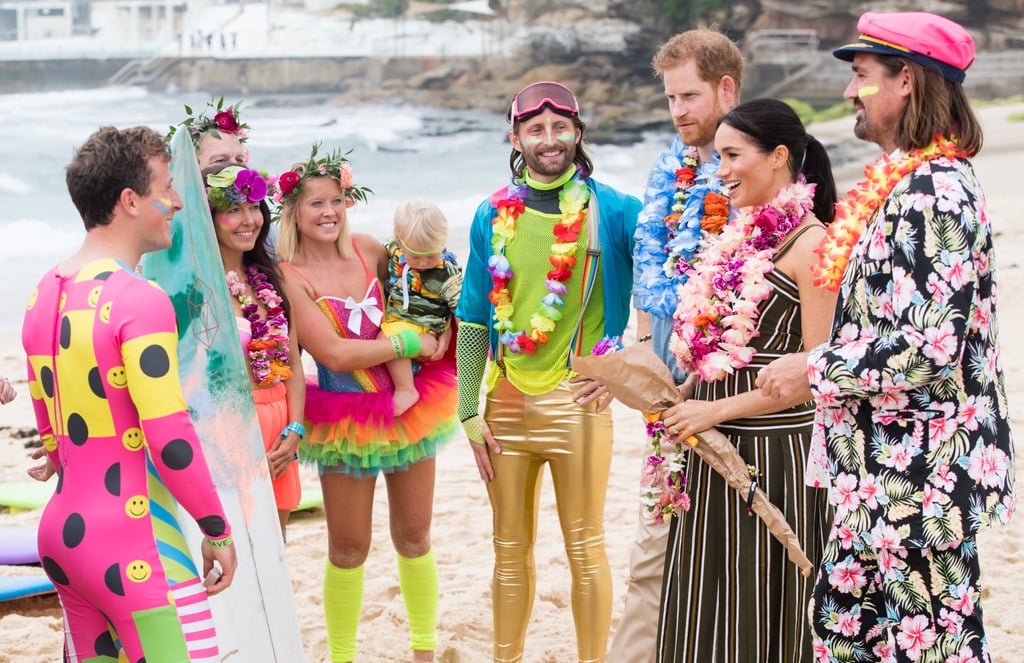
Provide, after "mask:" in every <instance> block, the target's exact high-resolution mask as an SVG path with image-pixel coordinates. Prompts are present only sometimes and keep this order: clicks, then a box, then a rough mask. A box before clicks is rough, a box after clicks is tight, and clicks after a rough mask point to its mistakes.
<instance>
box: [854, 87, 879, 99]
mask: <svg viewBox="0 0 1024 663" xmlns="http://www.w3.org/2000/svg"><path fill="white" fill-rule="evenodd" d="M873 94H878V86H877V85H865V86H864V87H862V88H861V89H859V90H857V96H858V97H859V98H861V99H863V98H864V97H870V96H871V95H873Z"/></svg>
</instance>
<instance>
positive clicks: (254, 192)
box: [235, 169, 267, 203]
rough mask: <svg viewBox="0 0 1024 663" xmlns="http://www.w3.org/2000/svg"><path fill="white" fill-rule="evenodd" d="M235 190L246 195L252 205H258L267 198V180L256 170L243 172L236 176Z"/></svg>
mask: <svg viewBox="0 0 1024 663" xmlns="http://www.w3.org/2000/svg"><path fill="white" fill-rule="evenodd" d="M235 188H236V189H238V190H239V191H240V192H242V193H243V194H245V197H246V200H248V201H249V202H250V203H258V202H260V201H261V200H263V199H264V198H266V197H267V180H265V179H263V176H262V175H260V174H259V172H257V171H255V170H248V169H247V170H242V171H239V173H238V175H236V176H235Z"/></svg>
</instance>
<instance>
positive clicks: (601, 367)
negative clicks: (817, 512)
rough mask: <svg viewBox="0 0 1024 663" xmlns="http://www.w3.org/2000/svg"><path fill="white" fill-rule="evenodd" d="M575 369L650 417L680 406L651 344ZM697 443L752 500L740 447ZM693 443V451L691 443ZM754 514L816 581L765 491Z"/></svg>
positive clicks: (713, 436) (717, 438) (718, 437)
mask: <svg viewBox="0 0 1024 663" xmlns="http://www.w3.org/2000/svg"><path fill="white" fill-rule="evenodd" d="M572 368H573V370H574V371H576V372H577V373H579V374H580V375H583V376H585V377H587V378H590V379H591V380H595V381H597V382H600V383H601V384H603V385H604V386H605V387H606V388H607V389H608V391H609V392H610V393H611V394H612V395H613V396H614V397H615V398H616V399H617V400H619V401H620V402H622V403H624V404H625V405H628V406H629V407H631V408H632V409H634V410H639V411H640V412H643V413H644V414H645V415H657V414H660V413H661V412H662V411H664V410H666V409H668V408H669V407H671V406H672V405H674V404H675V402H676V398H677V396H676V384H675V381H674V380H673V379H672V373H671V372H669V370H668V367H667V366H665V364H663V363H662V361H661V359H659V358H658V356H657V355H656V354H654V351H653V350H651V346H650V344H649V343H638V344H636V345H631V346H629V347H627V348H625V349H623V350H619V351H618V352H612V353H610V354H606V355H601V356H593V355H591V356H589V357H573V358H572ZM654 418H655V419H656V417H654ZM696 437H697V443H696V445H695V446H693V450H694V452H695V453H696V454H697V455H699V456H700V457H701V458H702V459H703V460H704V462H705V463H707V464H708V466H710V467H711V469H713V470H715V471H716V472H718V473H719V474H721V475H722V478H724V479H725V481H726V483H728V484H729V485H730V486H731V487H733V488H735V489H736V490H738V491H739V493H740V495H741V496H742V497H743V499H744V500H745V499H747V496H748V495H749V494H750V487H751V484H752V483H753V479H752V478H751V476H750V471H749V470H748V469H747V463H746V461H744V460H743V457H742V456H740V454H739V452H738V451H736V447H734V446H733V445H732V443H731V442H729V439H728V438H727V437H726V436H725V435H722V434H721V433H719V432H718V431H717V430H716V429H714V428H710V429H708V430H706V431H704V432H702V433H699V434H698V435H696ZM687 441H688V442H690V444H691V445H693V442H692V441H691V440H687ZM752 510H753V512H754V513H756V514H757V515H758V516H759V517H760V518H761V520H763V521H764V523H765V525H767V527H768V530H769V531H770V532H771V533H772V535H773V536H774V537H775V538H776V539H778V540H779V541H780V542H782V545H783V546H785V548H786V552H787V553H788V554H789V560H790V561H791V562H793V563H794V564H796V565H797V566H798V567H799V568H800V571H801V573H803V574H804V575H805V576H810V574H811V572H812V571H813V567H812V566H811V562H810V560H809V559H807V555H805V554H804V551H803V549H802V548H801V547H800V541H799V539H797V537H796V534H795V533H794V532H793V529H792V528H791V527H790V526H789V523H787V522H786V519H785V517H784V516H783V515H782V512H781V511H779V509H778V507H776V506H775V505H774V504H772V503H771V502H769V501H768V497H767V496H766V495H765V494H764V491H763V490H761V489H760V488H756V489H755V492H754V500H753V504H752Z"/></svg>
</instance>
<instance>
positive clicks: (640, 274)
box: [633, 136, 722, 319]
mask: <svg viewBox="0 0 1024 663" xmlns="http://www.w3.org/2000/svg"><path fill="white" fill-rule="evenodd" d="M692 150H693V148H690V147H687V146H686V145H684V144H683V141H682V140H681V139H680V138H679V136H676V137H675V139H674V140H673V141H672V145H671V146H669V148H668V149H667V150H666V151H664V152H662V154H661V156H660V157H659V158H658V161H657V162H656V163H655V164H654V167H653V168H651V174H650V177H649V178H648V180H647V186H646V187H645V188H644V207H643V209H642V210H641V211H640V216H639V218H638V219H637V226H636V232H635V233H634V235H633V238H634V240H635V242H636V248H635V250H634V253H633V299H634V302H635V304H636V305H637V306H638V307H639V308H640V309H642V310H644V311H647V312H648V313H650V314H651V315H654V316H657V317H659V318H662V319H667V318H670V317H672V314H673V313H675V310H676V305H677V304H678V303H679V296H678V295H677V294H676V293H677V291H678V289H679V286H681V285H683V284H684V283H686V279H687V274H686V273H685V270H683V269H682V267H681V266H680V265H681V263H689V262H690V260H692V259H693V256H694V254H695V253H696V252H697V248H698V247H699V246H700V239H701V236H702V232H701V228H700V221H701V218H703V216H704V196H706V195H707V193H708V192H709V191H715V192H719V193H721V188H722V181H721V180H720V179H719V178H718V177H716V176H715V172H716V171H717V170H718V161H717V160H715V161H712V162H709V163H702V164H700V165H699V166H698V167H697V175H696V177H695V179H694V183H693V185H692V186H691V187H690V188H689V189H688V190H686V192H685V196H684V197H685V202H684V203H683V204H682V206H681V208H680V206H679V203H678V202H677V194H680V193H682V192H680V191H679V190H678V189H677V186H676V172H677V171H678V170H680V169H681V168H683V167H685V165H686V163H685V161H687V160H689V159H691V158H692ZM673 213H679V214H680V215H681V216H680V218H679V221H678V226H677V228H676V230H675V231H674V232H672V231H670V230H669V228H668V226H667V225H666V223H665V217H667V216H669V215H670V214H673Z"/></svg>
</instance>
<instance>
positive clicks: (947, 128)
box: [875, 55, 984, 157]
mask: <svg viewBox="0 0 1024 663" xmlns="http://www.w3.org/2000/svg"><path fill="white" fill-rule="evenodd" d="M875 57H877V58H878V61H879V62H880V63H881V64H882V66H883V67H884V68H885V70H886V73H887V74H888V75H889V76H890V77H891V76H895V75H896V74H898V73H899V72H900V71H901V70H902V69H903V67H906V68H907V70H908V71H909V72H910V79H911V86H910V100H909V101H908V103H907V106H906V108H904V109H903V116H902V117H901V118H900V121H899V124H897V126H896V132H895V134H894V136H893V139H894V142H895V143H896V146H897V147H899V148H900V149H901V150H912V149H914V148H920V147H927V146H928V144H930V143H931V142H932V140H934V139H935V134H942V135H944V136H946V137H947V138H950V139H954V137H955V142H956V144H957V145H958V146H959V147H960V149H961V150H963V151H964V152H966V153H967V156H969V157H973V156H974V155H975V154H977V153H978V152H980V151H981V144H982V142H983V140H984V136H983V133H982V130H981V123H980V122H979V121H978V118H977V116H976V115H975V114H974V111H973V110H972V109H971V104H970V102H969V101H968V100H967V94H966V93H965V92H964V88H963V85H962V84H960V83H954V82H953V81H949V80H946V78H944V77H943V76H942V74H941V73H939V71H938V69H934V68H930V67H925V66H923V65H921V64H918V63H917V62H914V61H913V60H908V59H907V58H904V57H900V56H898V55H876V56H875Z"/></svg>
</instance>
